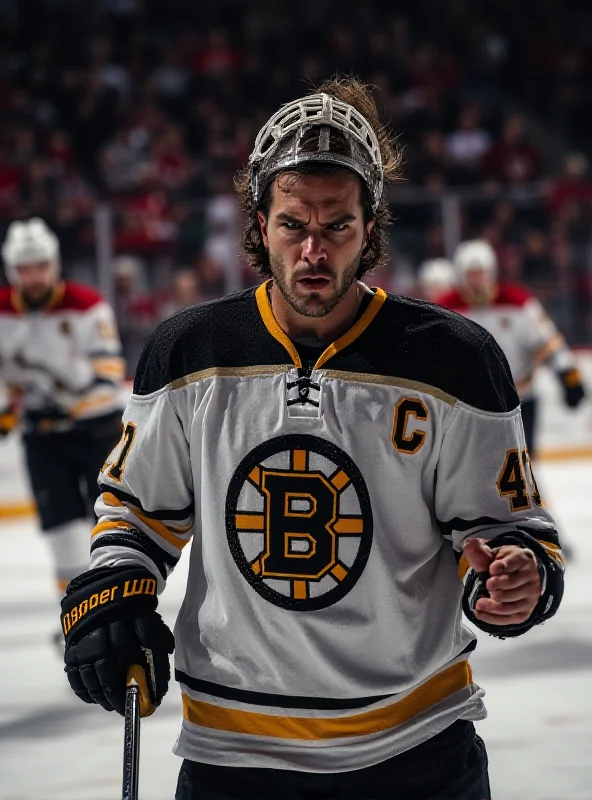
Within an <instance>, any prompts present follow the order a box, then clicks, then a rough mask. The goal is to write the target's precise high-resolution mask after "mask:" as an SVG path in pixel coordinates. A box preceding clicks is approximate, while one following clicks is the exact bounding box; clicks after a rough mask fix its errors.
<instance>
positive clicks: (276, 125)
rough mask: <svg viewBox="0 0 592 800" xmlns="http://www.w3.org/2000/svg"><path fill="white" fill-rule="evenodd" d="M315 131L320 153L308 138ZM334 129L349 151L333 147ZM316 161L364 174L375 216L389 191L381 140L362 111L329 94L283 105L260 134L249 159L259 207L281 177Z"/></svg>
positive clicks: (363, 178)
mask: <svg viewBox="0 0 592 800" xmlns="http://www.w3.org/2000/svg"><path fill="white" fill-rule="evenodd" d="M311 128H318V129H319V134H318V141H317V144H316V149H311V148H310V140H309V139H308V137H307V136H306V134H307V132H308V131H309V130H310V129H311ZM332 130H337V131H339V133H340V134H341V137H342V141H344V142H345V145H346V146H345V148H343V146H341V147H339V149H336V148H335V147H334V146H332V137H331V131H332ZM313 141H314V140H313ZM314 162H317V163H318V162H325V163H329V164H335V165H338V166H342V167H346V168H347V169H350V170H352V171H353V172H355V173H356V174H357V175H359V176H360V178H361V179H362V180H363V181H364V183H365V184H366V186H367V187H368V191H369V193H370V197H371V201H372V210H373V211H376V209H377V208H378V205H379V203H380V201H381V199H382V189H383V186H384V169H383V166H382V157H381V155H380V144H379V142H378V138H377V136H376V134H375V132H374V130H373V128H372V126H371V125H370V123H369V122H368V120H367V119H366V118H365V117H364V116H362V114H360V112H359V111H357V110H356V109H355V108H354V107H353V106H351V105H349V103H344V102H343V101H342V100H339V99H337V98H336V97H332V96H331V95H329V94H326V93H324V92H323V93H321V94H311V95H309V96H308V97H302V98H300V99H299V100H294V101H293V102H291V103H288V104H287V105H285V106H282V108H280V110H279V111H278V112H277V113H276V114H274V115H273V117H271V118H270V119H269V120H268V121H267V122H266V123H265V125H264V126H263V127H262V128H261V130H260V131H259V133H258V134H257V138H256V140H255V147H254V149H253V152H252V153H251V156H250V158H249V168H250V183H251V192H252V195H253V203H254V205H255V207H256V206H257V204H258V202H259V200H260V199H261V197H262V195H263V193H264V191H265V189H266V188H267V186H269V184H270V182H271V180H272V179H273V178H274V177H275V175H277V174H278V172H282V171H283V170H289V169H293V168H295V167H296V168H297V167H299V166H301V165H303V164H310V163H314Z"/></svg>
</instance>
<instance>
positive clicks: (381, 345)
mask: <svg viewBox="0 0 592 800" xmlns="http://www.w3.org/2000/svg"><path fill="white" fill-rule="evenodd" d="M327 366H328V368H329V369H335V370H344V371H352V372H362V373H370V374H377V375H384V376H388V377H397V378H405V379H407V380H412V381H418V382H421V383H426V384H429V385H430V386H434V387H436V388H438V389H440V390H442V391H444V392H447V393H448V394H450V395H452V396H453V397H456V398H457V399H459V400H462V401H463V402H465V403H467V404H468V405H471V406H473V407H475V408H479V409H481V410H483V411H493V412H500V411H510V410H512V409H514V408H516V407H517V406H518V403H519V400H518V395H517V394H516V389H515V387H514V383H513V381H512V377H511V373H510V368H509V366H508V363H507V361H506V358H505V356H504V355H503V353H502V352H501V350H500V348H499V346H498V345H497V343H496V342H495V340H494V339H493V337H492V336H491V335H490V334H489V333H488V332H487V331H486V330H485V329H484V328H482V327H481V326H480V325H477V323H475V322H472V321H471V320H469V319H466V317H463V316H461V315H460V314H457V313H455V312H454V311H449V310H448V309H444V308H442V307H440V306H437V305H435V304H433V303H427V302H425V301H423V300H416V299H413V298H409V297H402V296H398V295H393V294H388V295H387V299H386V300H385V302H384V305H383V306H382V308H381V309H380V311H379V313H378V314H377V315H376V317H375V318H374V320H373V322H372V323H371V324H370V325H369V326H368V328H367V329H366V330H365V331H364V333H363V334H362V335H361V336H360V337H359V338H358V339H357V340H356V341H354V342H353V343H352V345H350V346H349V347H347V348H345V349H344V350H342V351H341V352H339V353H337V355H336V356H334V357H333V358H332V359H331V361H330V362H328V364H327Z"/></svg>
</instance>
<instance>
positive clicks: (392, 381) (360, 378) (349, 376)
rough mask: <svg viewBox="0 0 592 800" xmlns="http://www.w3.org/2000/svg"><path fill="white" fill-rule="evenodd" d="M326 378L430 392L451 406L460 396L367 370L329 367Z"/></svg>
mask: <svg viewBox="0 0 592 800" xmlns="http://www.w3.org/2000/svg"><path fill="white" fill-rule="evenodd" d="M325 378H333V379H335V380H338V381H349V382H350V383H369V384H373V385H375V386H393V387H395V388H397V389H405V390H411V391H415V392H419V393H421V394H429V395H431V396H432V397H435V398H436V400H442V402H443V403H446V404H447V405H449V406H453V405H454V404H455V403H456V402H457V400H458V398H456V397H454V396H453V395H451V394H448V392H444V391H442V389H438V387H437V386H431V385H430V384H429V383H422V382H421V381H412V380H409V379H408V378H397V377H390V376H388V375H371V374H368V373H366V372H347V371H346V370H337V369H328V370H327V371H326V372H325Z"/></svg>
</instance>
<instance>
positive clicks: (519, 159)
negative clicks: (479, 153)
mask: <svg viewBox="0 0 592 800" xmlns="http://www.w3.org/2000/svg"><path fill="white" fill-rule="evenodd" d="M484 171H485V173H486V175H487V176H488V177H489V178H492V179H493V180H497V181H500V182H501V183H510V184H511V183H527V182H529V181H534V180H537V179H538V178H539V177H540V173H541V159H540V155H539V153H538V151H537V149H536V148H535V147H534V146H533V145H532V144H531V143H530V142H529V141H528V138H527V136H526V131H525V128H524V117H523V116H522V115H521V114H511V115H510V116H509V117H507V118H506V120H505V122H504V126H503V129H502V135H501V139H500V141H499V142H496V143H495V144H494V145H493V147H492V148H491V150H489V152H488V153H487V155H486V157H485V162H484Z"/></svg>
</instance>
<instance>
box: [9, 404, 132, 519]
mask: <svg viewBox="0 0 592 800" xmlns="http://www.w3.org/2000/svg"><path fill="white" fill-rule="evenodd" d="M119 419H120V414H117V417H115V415H112V416H110V417H109V418H107V419H106V420H105V424H103V425H102V426H99V424H98V423H97V425H96V426H95V428H91V429H90V430H73V431H68V432H66V433H48V434H37V433H30V434H26V435H25V436H24V437H23V444H24V448H25V456H26V460H27V471H28V473H29V481H30V483H31V488H32V490H33V495H34V497H35V502H36V504H37V511H38V513H39V517H40V521H41V528H42V530H44V531H49V532H51V529H52V528H55V527H56V526H58V525H63V524H64V523H66V522H70V521H71V520H74V519H84V518H85V517H91V516H92V513H93V506H94V503H95V500H96V499H97V497H98V495H99V489H98V486H97V480H98V477H99V472H100V470H101V467H102V466H103V464H104V463H105V459H106V458H107V456H108V455H109V453H110V452H111V450H112V449H113V448H114V447H115V445H116V444H117V440H118V439H119V437H120V435H121V426H120V424H119Z"/></svg>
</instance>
